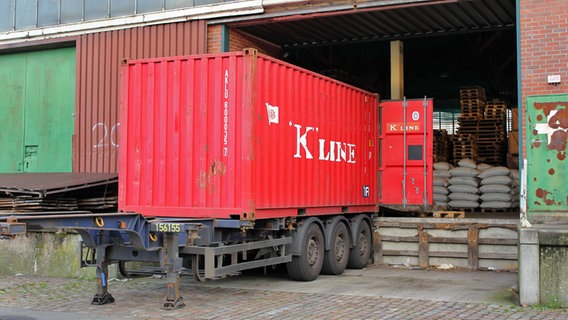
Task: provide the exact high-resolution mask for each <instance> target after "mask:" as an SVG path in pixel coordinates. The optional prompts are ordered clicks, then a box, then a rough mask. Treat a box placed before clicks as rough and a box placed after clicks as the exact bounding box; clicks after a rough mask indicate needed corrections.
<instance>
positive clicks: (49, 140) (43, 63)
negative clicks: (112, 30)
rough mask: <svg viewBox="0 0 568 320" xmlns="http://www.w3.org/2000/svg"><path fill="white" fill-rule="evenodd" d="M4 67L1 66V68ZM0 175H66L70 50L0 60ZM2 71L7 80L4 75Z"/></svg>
mask: <svg viewBox="0 0 568 320" xmlns="http://www.w3.org/2000/svg"><path fill="white" fill-rule="evenodd" d="M4 67H6V68H4ZM0 70H2V71H0V74H1V75H2V77H0V82H1V83H0V88H2V89H0V90H3V91H5V92H2V93H1V96H2V97H7V99H5V98H3V99H2V100H1V101H0V106H1V108H0V109H1V110H8V112H5V113H3V114H2V115H1V116H0V125H2V126H3V127H4V128H9V130H7V131H6V132H10V134H9V135H2V137H1V138H0V142H1V143H2V148H3V149H4V150H9V152H2V153H1V155H0V172H70V171H71V170H72V162H71V161H72V135H73V121H74V120H73V112H74V102H75V49H74V48H64V49H55V50H44V51H35V52H28V53H22V54H10V55H5V56H0ZM6 73H8V74H9V75H10V76H9V77H6Z"/></svg>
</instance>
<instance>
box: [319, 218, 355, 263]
mask: <svg viewBox="0 0 568 320" xmlns="http://www.w3.org/2000/svg"><path fill="white" fill-rule="evenodd" d="M330 239H331V242H330V243H331V247H330V248H329V250H327V251H326V252H325V255H324V259H323V267H322V273H324V274H342V273H343V271H345V268H346V267H347V262H348V261H349V247H351V242H350V241H349V233H348V232H347V227H346V226H345V224H344V223H341V222H339V223H337V224H336V225H335V226H334V227H333V229H332V231H331V234H330Z"/></svg>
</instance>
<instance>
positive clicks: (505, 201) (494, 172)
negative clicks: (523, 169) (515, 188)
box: [478, 166, 512, 209]
mask: <svg viewBox="0 0 568 320" xmlns="http://www.w3.org/2000/svg"><path fill="white" fill-rule="evenodd" d="M510 174H511V170H509V169H508V168H506V167H502V166H497V167H488V168H486V169H484V170H483V171H481V172H480V173H479V175H478V177H479V178H480V179H481V187H480V188H479V191H480V192H481V208H483V209H503V208H510V207H511V187H510V185H511V181H512V179H511V177H510Z"/></svg>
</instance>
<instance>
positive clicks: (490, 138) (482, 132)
mask: <svg viewBox="0 0 568 320" xmlns="http://www.w3.org/2000/svg"><path fill="white" fill-rule="evenodd" d="M460 103H461V110H462V115H461V117H459V118H458V124H459V127H458V130H457V133H458V135H470V137H469V138H468V139H469V140H470V141H471V140H473V139H474V140H475V143H474V144H473V143H468V144H467V145H464V144H463V143H461V144H459V143H458V144H457V145H456V142H455V141H456V140H457V141H460V139H454V161H459V160H460V159H464V158H466V157H465V155H470V157H469V159H472V160H474V161H476V162H485V163H489V164H494V165H502V164H504V163H505V162H506V159H507V157H506V151H505V146H506V145H505V141H506V139H507V135H506V114H507V113H506V112H507V105H506V103H505V102H504V101H502V100H496V99H494V100H490V101H486V100H485V90H484V89H483V88H481V87H479V86H474V87H463V88H461V89H460ZM468 139H464V138H463V137H461V140H462V141H468ZM456 146H457V147H458V148H456ZM471 148H473V149H474V150H473V151H470V149H471ZM463 150H466V151H465V152H464V151H463Z"/></svg>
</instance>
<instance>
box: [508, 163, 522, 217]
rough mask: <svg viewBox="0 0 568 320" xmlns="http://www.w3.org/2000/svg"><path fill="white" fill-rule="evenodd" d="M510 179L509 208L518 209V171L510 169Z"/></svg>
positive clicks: (519, 183)
mask: <svg viewBox="0 0 568 320" xmlns="http://www.w3.org/2000/svg"><path fill="white" fill-rule="evenodd" d="M510 177H511V179H512V180H511V207H512V208H518V207H519V205H520V203H519V202H520V200H519V194H520V185H521V182H520V181H519V179H520V175H519V170H516V169H511V173H510Z"/></svg>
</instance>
